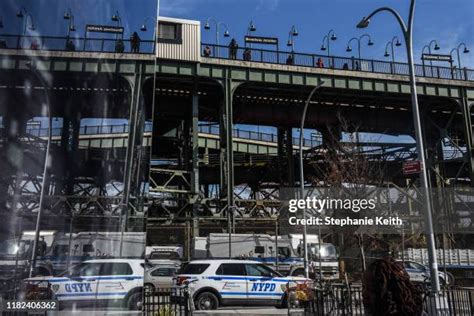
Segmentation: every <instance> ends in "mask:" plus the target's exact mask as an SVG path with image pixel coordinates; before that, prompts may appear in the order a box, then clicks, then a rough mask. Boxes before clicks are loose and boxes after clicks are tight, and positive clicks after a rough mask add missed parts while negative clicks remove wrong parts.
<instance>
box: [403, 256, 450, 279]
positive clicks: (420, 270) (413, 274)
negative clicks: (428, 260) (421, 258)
mask: <svg viewBox="0 0 474 316" xmlns="http://www.w3.org/2000/svg"><path fill="white" fill-rule="evenodd" d="M397 261H398V262H402V260H397ZM403 267H404V268H405V271H406V272H407V273H408V276H409V277H410V280H411V281H413V282H430V281H431V278H430V275H431V274H430V268H429V267H427V266H424V265H422V264H419V263H418V262H415V261H410V260H404V261H403ZM438 278H439V282H440V284H441V285H446V284H448V285H452V284H453V283H454V277H453V276H452V275H449V274H445V273H444V272H441V271H438Z"/></svg>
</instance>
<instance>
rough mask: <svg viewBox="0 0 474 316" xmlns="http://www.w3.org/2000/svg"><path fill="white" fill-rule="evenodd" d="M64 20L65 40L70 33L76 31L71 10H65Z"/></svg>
mask: <svg viewBox="0 0 474 316" xmlns="http://www.w3.org/2000/svg"><path fill="white" fill-rule="evenodd" d="M64 19H65V20H68V21H69V23H68V27H67V38H68V39H69V37H70V36H71V32H75V31H76V27H75V26H74V15H73V14H72V11H71V9H67V11H66V13H64Z"/></svg>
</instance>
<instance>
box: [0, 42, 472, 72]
mask: <svg viewBox="0 0 474 316" xmlns="http://www.w3.org/2000/svg"><path fill="white" fill-rule="evenodd" d="M69 41H71V43H72V44H73V45H68V43H69ZM206 46H209V48H210V50H211V53H210V54H209V56H205V57H210V58H220V59H236V60H246V61H254V62H261V63H272V64H289V65H295V66H304V67H322V68H330V69H339V70H354V71H363V72H373V73H383V74H394V75H408V64H406V63H400V62H390V61H381V60H372V59H358V58H354V57H352V58H348V57H339V56H327V55H318V54H306V53H297V52H285V51H275V50H266V49H257V48H248V49H249V50H250V51H249V52H248V53H245V54H244V52H246V49H247V48H245V47H240V48H237V50H235V51H233V52H232V53H231V52H230V49H229V47H227V46H224V45H219V46H218V45H215V44H206V43H202V44H201V48H202V49H201V52H203V56H204V48H205V47H206ZM0 49H25V50H29V49H33V50H48V51H77V52H107V53H121V54H128V53H138V54H154V52H155V45H154V41H153V40H140V44H139V49H138V51H135V52H133V51H132V45H131V42H130V40H126V39H120V38H119V39H113V38H83V37H60V36H32V35H13V34H0ZM415 75H416V76H418V77H427V78H439V79H456V80H467V81H474V70H472V69H467V68H463V69H458V68H456V67H441V66H431V65H415Z"/></svg>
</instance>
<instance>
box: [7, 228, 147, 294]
mask: <svg viewBox="0 0 474 316" xmlns="http://www.w3.org/2000/svg"><path fill="white" fill-rule="evenodd" d="M34 236H35V232H34V231H25V232H23V233H22V235H21V238H19V239H9V240H5V241H3V242H0V292H6V291H8V290H11V289H13V288H14V287H15V286H16V285H17V284H18V282H17V281H18V280H21V279H24V278H26V277H27V276H28V272H29V268H30V264H31V256H32V252H33V242H34ZM121 240H122V236H121V233H120V232H80V233H73V234H64V233H60V232H57V231H41V232H40V238H39V243H38V253H37V254H38V255H37V260H36V269H35V273H34V274H35V275H36V276H47V275H54V274H56V273H59V272H62V271H64V270H66V269H67V267H68V266H71V265H73V264H76V263H79V262H82V261H84V260H89V259H101V258H117V257H121V258H143V256H144V252H145V251H144V250H145V249H144V244H145V233H143V232H138V233H134V232H130V233H129V232H127V233H124V235H123V243H122V247H120V244H121Z"/></svg>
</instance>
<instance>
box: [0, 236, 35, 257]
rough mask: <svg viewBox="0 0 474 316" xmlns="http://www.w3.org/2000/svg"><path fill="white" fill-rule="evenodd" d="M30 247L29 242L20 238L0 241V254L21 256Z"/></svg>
mask: <svg viewBox="0 0 474 316" xmlns="http://www.w3.org/2000/svg"><path fill="white" fill-rule="evenodd" d="M29 248H30V242H29V241H24V240H21V241H20V242H19V243H18V240H15V239H10V240H5V241H3V242H1V243H0V255H3V256H16V255H18V256H22V255H24V254H26V253H27V252H28V250H29Z"/></svg>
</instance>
